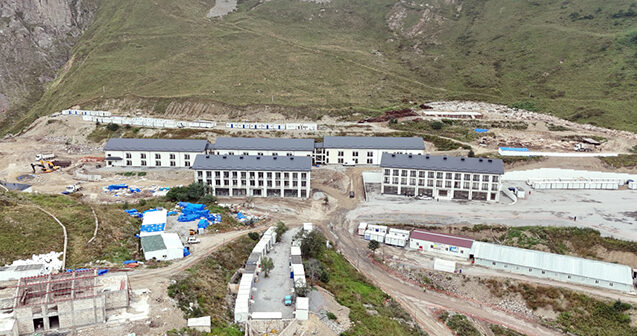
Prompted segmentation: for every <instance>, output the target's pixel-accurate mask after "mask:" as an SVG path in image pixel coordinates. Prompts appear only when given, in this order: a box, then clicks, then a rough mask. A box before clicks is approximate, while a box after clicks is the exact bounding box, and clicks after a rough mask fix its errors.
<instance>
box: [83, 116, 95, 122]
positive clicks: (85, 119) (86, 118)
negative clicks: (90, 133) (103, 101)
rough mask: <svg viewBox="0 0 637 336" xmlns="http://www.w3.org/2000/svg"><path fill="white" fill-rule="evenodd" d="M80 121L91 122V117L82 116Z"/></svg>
mask: <svg viewBox="0 0 637 336" xmlns="http://www.w3.org/2000/svg"><path fill="white" fill-rule="evenodd" d="M82 120H84V121H93V117H91V116H82Z"/></svg>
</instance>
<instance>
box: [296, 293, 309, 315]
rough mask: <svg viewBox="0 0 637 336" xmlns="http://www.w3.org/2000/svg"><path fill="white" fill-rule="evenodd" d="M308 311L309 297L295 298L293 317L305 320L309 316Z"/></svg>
mask: <svg viewBox="0 0 637 336" xmlns="http://www.w3.org/2000/svg"><path fill="white" fill-rule="evenodd" d="M309 312H310V299H309V298H306V297H299V298H296V309H295V311H294V317H295V318H296V319H297V320H301V321H305V320H307V319H308V318H309Z"/></svg>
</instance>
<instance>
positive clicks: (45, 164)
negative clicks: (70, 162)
mask: <svg viewBox="0 0 637 336" xmlns="http://www.w3.org/2000/svg"><path fill="white" fill-rule="evenodd" d="M35 167H40V168H41V169H42V172H43V173H51V172H54V171H56V170H59V169H60V166H56V165H54V164H53V162H51V161H44V160H40V163H32V164H31V169H33V173H34V174H35Z"/></svg>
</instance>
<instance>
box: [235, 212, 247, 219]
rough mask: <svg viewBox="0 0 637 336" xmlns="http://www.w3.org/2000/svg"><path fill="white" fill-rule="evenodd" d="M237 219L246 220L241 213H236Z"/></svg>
mask: <svg viewBox="0 0 637 336" xmlns="http://www.w3.org/2000/svg"><path fill="white" fill-rule="evenodd" d="M237 218H238V219H244V218H246V216H245V215H244V214H242V213H241V212H238V213H237Z"/></svg>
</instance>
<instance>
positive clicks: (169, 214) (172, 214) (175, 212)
mask: <svg viewBox="0 0 637 336" xmlns="http://www.w3.org/2000/svg"><path fill="white" fill-rule="evenodd" d="M178 213H179V212H177V211H168V213H167V214H166V215H168V216H174V215H176V214H178Z"/></svg>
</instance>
